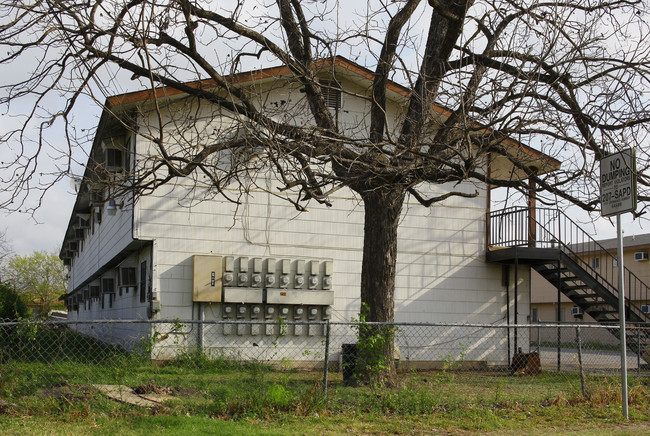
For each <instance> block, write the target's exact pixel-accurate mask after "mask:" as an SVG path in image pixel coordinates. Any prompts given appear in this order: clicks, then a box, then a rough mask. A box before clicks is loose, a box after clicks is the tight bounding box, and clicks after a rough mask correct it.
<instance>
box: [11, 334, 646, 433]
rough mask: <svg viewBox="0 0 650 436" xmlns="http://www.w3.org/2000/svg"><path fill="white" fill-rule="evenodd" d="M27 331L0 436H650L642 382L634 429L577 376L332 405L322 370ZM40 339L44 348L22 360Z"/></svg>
mask: <svg viewBox="0 0 650 436" xmlns="http://www.w3.org/2000/svg"><path fill="white" fill-rule="evenodd" d="M20 334H27V335H28V336H27V339H28V340H27V344H19V345H20V346H19V347H13V348H3V350H5V351H3V360H1V361H0V362H2V363H0V434H21V435H22V434H111V435H113V434H145V433H147V434H150V433H151V432H152V431H153V432H156V431H159V432H160V433H162V434H188V433H198V432H201V433H207V434H246V435H251V434H252V435H254V434H283V435H286V434H341V433H342V432H343V433H344V432H347V433H348V434H432V433H436V432H443V433H444V432H446V433H452V434H453V433H468V432H469V433H474V432H498V433H499V434H526V433H530V432H535V433H541V434H556V433H557V434H560V433H562V432H566V431H568V430H571V431H573V430H577V429H580V428H586V429H592V430H593V431H594V432H596V431H599V432H598V433H593V434H603V430H604V429H608V428H611V430H612V433H611V434H625V432H626V431H630V433H629V434H650V424H648V423H650V388H649V387H648V385H647V383H648V380H647V379H646V378H640V379H637V378H635V377H630V385H631V389H630V398H631V400H630V415H631V418H632V419H631V424H628V423H625V422H623V420H622V418H621V410H620V389H619V380H618V378H617V377H611V376H605V375H590V376H588V377H587V379H586V385H587V397H586V398H585V397H583V396H582V394H581V390H580V379H579V377H578V375H577V374H573V373H560V374H557V373H544V374H542V375H540V376H536V377H529V376H522V377H512V376H509V375H507V374H506V373H499V372H496V371H495V372H487V371H485V372H454V371H448V370H447V371H427V372H407V373H402V374H400V375H399V379H400V380H399V383H398V385H397V387H395V388H379V387H374V388H373V387H368V386H364V387H357V388H353V387H346V386H344V385H343V383H342V380H341V378H340V374H339V373H331V374H330V384H329V385H328V396H327V398H326V397H325V396H324V395H323V387H322V385H321V381H322V373H320V372H315V371H314V372H309V371H297V370H294V369H292V368H291V365H290V364H288V363H287V364H285V365H283V368H282V369H278V368H274V367H272V366H270V365H267V364H264V363H260V362H238V361H235V360H232V359H226V358H222V357H219V356H215V357H213V358H211V359H208V358H206V357H205V356H204V355H202V354H200V353H197V352H195V351H192V352H189V353H187V354H185V355H183V356H181V357H180V358H179V359H177V360H175V361H172V362H166V363H164V364H160V363H158V364H157V363H155V362H152V361H150V360H148V359H146V358H144V357H143V355H142V354H138V353H134V354H127V353H125V352H123V351H122V350H119V349H117V348H115V347H111V346H108V345H106V344H103V343H101V342H97V341H90V342H89V341H88V338H85V337H79V335H75V334H74V333H72V332H69V331H66V332H49V331H43V332H40V331H36V332H27V333H24V332H23V333H20ZM30 335H31V336H30ZM34 335H36V336H34ZM61 335H63V336H64V337H63V338H61ZM43 340H50V341H51V342H50V343H51V344H53V346H52V347H50V350H49V351H47V352H45V353H41V354H38V355H31V356H30V358H25V356H24V355H23V354H21V353H25V351H26V350H27V347H35V348H36V346H35V345H32V344H31V343H30V341H38V342H40V341H43ZM41 343H43V342H41ZM0 345H2V344H0ZM14 345H15V344H14ZM72 352H74V357H73V358H71V357H70V353H72ZM92 384H114V385H125V386H129V387H135V386H143V385H147V386H149V387H154V388H155V387H159V388H174V389H175V390H174V392H177V394H176V395H174V396H173V398H172V399H169V400H167V401H165V407H164V408H159V409H156V410H149V409H146V408H142V407H138V406H133V405H128V404H123V403H119V402H116V401H113V400H110V399H108V398H106V397H105V396H104V395H102V394H101V393H99V391H98V390H97V389H95V388H93V387H92V386H91V385H92ZM342 430H343V431H342ZM545 432H547V433H545ZM616 432H618V433H616ZM585 434H590V433H585Z"/></svg>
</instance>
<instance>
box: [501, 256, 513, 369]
mask: <svg viewBox="0 0 650 436" xmlns="http://www.w3.org/2000/svg"><path fill="white" fill-rule="evenodd" d="M503 284H504V286H505V287H506V324H507V325H508V328H507V329H506V331H507V332H508V334H507V336H508V367H509V366H510V356H511V355H512V350H511V348H510V265H504V266H503Z"/></svg>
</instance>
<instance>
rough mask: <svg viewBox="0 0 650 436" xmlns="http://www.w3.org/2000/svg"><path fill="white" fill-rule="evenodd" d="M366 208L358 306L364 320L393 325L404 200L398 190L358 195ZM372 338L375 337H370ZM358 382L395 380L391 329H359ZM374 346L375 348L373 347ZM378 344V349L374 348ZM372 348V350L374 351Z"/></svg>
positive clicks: (391, 189)
mask: <svg viewBox="0 0 650 436" xmlns="http://www.w3.org/2000/svg"><path fill="white" fill-rule="evenodd" d="M361 196H362V198H363V202H364V207H365V222H364V241H363V263H362V271H361V304H362V313H363V314H364V315H365V321H369V322H393V320H394V313H395V311H394V303H395V299H394V295H395V272H396V262H397V227H398V224H399V218H400V213H401V211H402V205H403V203H404V198H405V190H404V189H401V188H380V189H377V190H373V191H369V192H364V193H362V194H361ZM373 336H374V338H373ZM377 339H379V341H378V340H377ZM359 342H360V344H359V353H360V359H361V362H364V365H362V371H363V372H365V374H364V373H361V374H359V378H360V380H361V381H370V382H372V383H376V382H379V383H380V384H382V385H383V384H387V383H388V384H391V383H392V382H393V380H394V377H393V376H394V374H395V365H394V359H393V357H394V345H393V328H392V327H385V326H384V327H382V326H379V327H375V326H372V327H369V328H365V329H363V328H362V329H360V330H359ZM373 344H374V345H373ZM377 344H381V345H380V347H381V348H380V349H377ZM373 347H374V348H373Z"/></svg>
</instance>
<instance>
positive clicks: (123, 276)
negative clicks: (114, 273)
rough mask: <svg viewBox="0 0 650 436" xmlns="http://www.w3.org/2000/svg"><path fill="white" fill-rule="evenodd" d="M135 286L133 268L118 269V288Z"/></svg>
mask: <svg viewBox="0 0 650 436" xmlns="http://www.w3.org/2000/svg"><path fill="white" fill-rule="evenodd" d="M137 284H138V283H137V281H136V278H135V268H134V267H123V268H120V286H123V287H124V286H136V285H137Z"/></svg>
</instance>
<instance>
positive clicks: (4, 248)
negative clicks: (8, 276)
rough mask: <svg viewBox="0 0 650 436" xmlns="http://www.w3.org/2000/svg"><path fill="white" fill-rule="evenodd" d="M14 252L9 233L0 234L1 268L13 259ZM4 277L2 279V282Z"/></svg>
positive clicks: (0, 278) (0, 279)
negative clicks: (8, 236)
mask: <svg viewBox="0 0 650 436" xmlns="http://www.w3.org/2000/svg"><path fill="white" fill-rule="evenodd" d="M13 252H14V250H13V249H12V248H11V245H10V244H9V241H8V240H7V231H6V230H5V231H3V232H0V267H2V265H3V264H4V263H5V262H6V261H7V260H8V259H9V257H11V255H12V254H13ZM1 281H2V277H0V282H1Z"/></svg>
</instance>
